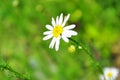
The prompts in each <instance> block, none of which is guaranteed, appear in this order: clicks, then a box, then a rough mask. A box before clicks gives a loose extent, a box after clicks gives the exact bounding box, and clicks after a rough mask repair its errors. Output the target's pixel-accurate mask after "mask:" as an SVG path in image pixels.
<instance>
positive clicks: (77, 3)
mask: <svg viewBox="0 0 120 80" xmlns="http://www.w3.org/2000/svg"><path fill="white" fill-rule="evenodd" d="M61 13H63V15H64V16H66V15H67V14H70V18H69V20H68V22H67V24H66V25H70V24H75V25H76V27H75V28H74V31H76V32H77V33H78V35H77V36H72V37H71V38H72V39H74V40H76V41H77V42H79V43H84V45H85V46H86V45H87V46H88V48H89V49H90V51H91V53H92V55H93V56H94V58H95V60H96V61H97V62H98V63H99V64H100V66H101V67H102V68H105V67H116V68H119V69H120V0H0V80H24V79H25V80H99V76H100V74H101V73H100V70H99V69H98V67H97V66H96V64H95V63H94V62H93V61H92V60H91V58H90V56H89V55H88V54H86V52H85V51H84V50H83V48H81V49H79V48H78V45H77V44H75V43H74V42H72V41H69V43H66V42H64V41H63V40H62V39H61V40H60V47H59V50H58V51H56V50H55V48H53V49H50V48H49V44H50V42H51V40H52V39H49V40H47V41H44V40H43V37H44V35H43V32H45V31H46V30H47V29H46V28H45V26H46V24H50V25H51V21H52V17H53V18H56V17H57V16H59V15H60V14H61ZM71 45H73V46H74V47H75V50H72V51H70V49H69V48H70V46H71ZM118 80H120V78H118Z"/></svg>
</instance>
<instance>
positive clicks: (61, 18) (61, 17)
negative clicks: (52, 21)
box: [59, 13, 63, 25]
mask: <svg viewBox="0 0 120 80" xmlns="http://www.w3.org/2000/svg"><path fill="white" fill-rule="evenodd" d="M62 20H63V13H61V15H60V18H59V25H61V24H62Z"/></svg>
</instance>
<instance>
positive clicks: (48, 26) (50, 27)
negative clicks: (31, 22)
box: [45, 25, 53, 30]
mask: <svg viewBox="0 0 120 80" xmlns="http://www.w3.org/2000/svg"><path fill="white" fill-rule="evenodd" d="M45 27H46V28H47V29H48V30H53V27H52V26H51V25H46V26H45Z"/></svg>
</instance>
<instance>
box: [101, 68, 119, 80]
mask: <svg viewBox="0 0 120 80" xmlns="http://www.w3.org/2000/svg"><path fill="white" fill-rule="evenodd" d="M118 74H119V70H118V69H117V68H105V69H104V75H100V80H116V78H117V77H118Z"/></svg>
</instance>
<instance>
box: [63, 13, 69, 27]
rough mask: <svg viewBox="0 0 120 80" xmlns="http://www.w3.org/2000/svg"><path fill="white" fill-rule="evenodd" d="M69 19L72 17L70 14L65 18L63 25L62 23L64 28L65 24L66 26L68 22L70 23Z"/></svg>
mask: <svg viewBox="0 0 120 80" xmlns="http://www.w3.org/2000/svg"><path fill="white" fill-rule="evenodd" d="M69 17H70V14H68V15H67V16H66V17H65V19H64V21H63V23H62V26H63V27H64V26H65V24H66V22H67V21H68V19H69Z"/></svg>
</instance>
